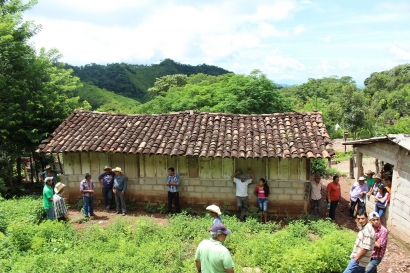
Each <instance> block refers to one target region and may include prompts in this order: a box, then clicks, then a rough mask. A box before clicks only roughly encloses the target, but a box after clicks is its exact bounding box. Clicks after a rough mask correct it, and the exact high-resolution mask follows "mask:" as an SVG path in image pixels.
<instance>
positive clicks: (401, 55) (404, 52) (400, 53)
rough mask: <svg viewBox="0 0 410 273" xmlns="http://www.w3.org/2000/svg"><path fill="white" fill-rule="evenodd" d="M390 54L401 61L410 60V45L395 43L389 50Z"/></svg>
mask: <svg viewBox="0 0 410 273" xmlns="http://www.w3.org/2000/svg"><path fill="white" fill-rule="evenodd" d="M389 52H390V53H391V54H393V56H394V58H396V59H397V60H399V61H409V60H410V44H404V43H395V44H394V45H393V46H391V47H390V48H389Z"/></svg>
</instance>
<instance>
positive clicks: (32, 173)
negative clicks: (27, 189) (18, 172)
mask: <svg viewBox="0 0 410 273" xmlns="http://www.w3.org/2000/svg"><path fill="white" fill-rule="evenodd" d="M30 179H31V183H34V168H33V158H32V157H31V156H30Z"/></svg>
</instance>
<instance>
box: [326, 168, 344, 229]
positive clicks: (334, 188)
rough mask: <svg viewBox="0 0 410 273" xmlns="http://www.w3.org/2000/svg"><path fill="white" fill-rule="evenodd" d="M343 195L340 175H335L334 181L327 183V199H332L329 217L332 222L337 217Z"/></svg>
mask: <svg viewBox="0 0 410 273" xmlns="http://www.w3.org/2000/svg"><path fill="white" fill-rule="evenodd" d="M341 195H342V191H341V188H340V184H339V176H337V175H335V176H333V181H332V182H330V183H329V184H328V185H327V199H328V200H329V201H330V209H329V217H330V219H332V222H334V221H335V219H336V207H337V204H338V203H339V199H340V197H341Z"/></svg>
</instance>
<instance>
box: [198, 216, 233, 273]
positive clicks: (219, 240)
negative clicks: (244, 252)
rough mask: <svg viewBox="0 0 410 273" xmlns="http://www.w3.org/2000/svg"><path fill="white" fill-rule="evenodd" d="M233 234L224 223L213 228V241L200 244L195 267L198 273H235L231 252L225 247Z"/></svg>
mask: <svg viewBox="0 0 410 273" xmlns="http://www.w3.org/2000/svg"><path fill="white" fill-rule="evenodd" d="M229 234H231V231H230V230H229V229H227V228H226V227H225V226H224V225H223V224H222V223H216V224H215V225H213V226H212V228H211V239H206V240H203V241H202V242H200V243H199V245H198V248H197V249H196V253H195V265H196V269H197V270H198V272H226V273H233V272H234V270H233V267H234V263H233V260H232V257H231V254H230V253H229V250H228V249H227V248H226V247H225V246H224V245H223V243H224V242H225V240H226V237H227V236H228V235H229Z"/></svg>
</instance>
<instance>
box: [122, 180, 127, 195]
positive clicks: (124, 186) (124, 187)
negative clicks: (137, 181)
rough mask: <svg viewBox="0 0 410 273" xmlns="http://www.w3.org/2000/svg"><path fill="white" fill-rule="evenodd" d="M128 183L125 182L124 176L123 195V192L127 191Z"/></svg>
mask: <svg viewBox="0 0 410 273" xmlns="http://www.w3.org/2000/svg"><path fill="white" fill-rule="evenodd" d="M127 184H128V183H127V178H126V177H125V176H124V184H123V187H122V193H121V194H122V195H124V194H125V192H126V191H127V186H128V185H127Z"/></svg>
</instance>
